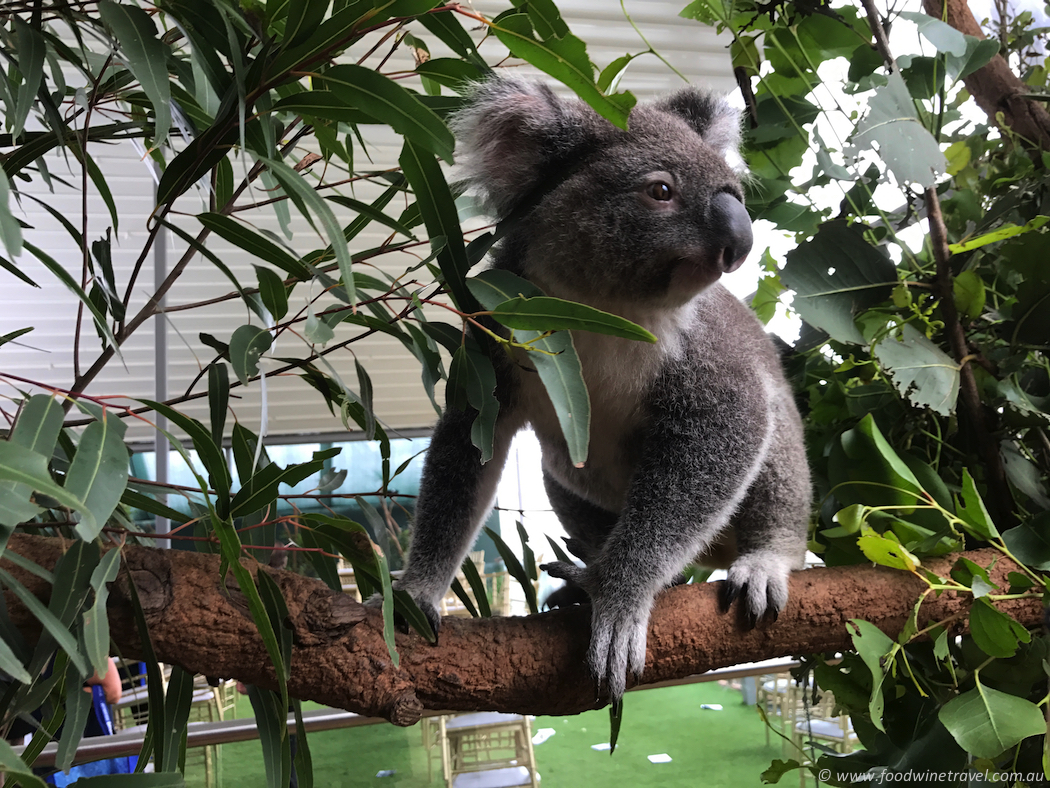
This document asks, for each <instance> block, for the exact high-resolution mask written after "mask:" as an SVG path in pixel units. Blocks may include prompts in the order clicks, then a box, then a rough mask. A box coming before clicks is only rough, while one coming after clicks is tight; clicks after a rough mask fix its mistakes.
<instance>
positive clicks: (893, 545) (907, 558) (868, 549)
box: [857, 533, 922, 572]
mask: <svg viewBox="0 0 1050 788" xmlns="http://www.w3.org/2000/svg"><path fill="white" fill-rule="evenodd" d="M857 546H858V547H859V548H860V549H861V552H863V553H864V555H865V556H867V558H868V559H869V560H871V561H874V562H875V563H876V564H878V565H879V566H886V567H889V568H890V569H900V570H903V571H905V572H914V571H915V569H916V568H917V567H918V566H920V565H921V563H922V562H921V561H920V560H919V559H918V557H916V556H914V555H912V554H911V553H910V552H908V551H907V550H906V549H905V548H904V546H903V545H902V544H901V543H900V542H899V541H897V540H896V539H890V538H889V537H886V536H882V535H880V534H877V533H868V534H864V536H862V537H860V538H859V539H858V540H857Z"/></svg>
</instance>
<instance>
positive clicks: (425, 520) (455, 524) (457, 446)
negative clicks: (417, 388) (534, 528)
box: [397, 408, 516, 633]
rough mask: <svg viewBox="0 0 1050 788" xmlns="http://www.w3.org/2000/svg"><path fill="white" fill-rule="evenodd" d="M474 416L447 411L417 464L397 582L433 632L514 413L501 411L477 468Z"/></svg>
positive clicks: (495, 476)
mask: <svg viewBox="0 0 1050 788" xmlns="http://www.w3.org/2000/svg"><path fill="white" fill-rule="evenodd" d="M475 416H476V411H474V410H473V409H468V410H466V411H457V410H454V409H452V408H449V409H448V410H446V411H445V414H444V415H443V416H442V417H441V419H440V420H439V421H438V424H437V426H436V427H435V428H434V434H433V437H432V438H431V441H430V448H429V449H428V450H427V454H426V459H425V460H424V463H423V476H422V479H421V481H420V487H419V498H418V499H417V500H416V510H415V516H414V518H413V524H412V544H411V547H410V548H409V554H408V564H407V565H406V567H405V571H404V574H403V575H402V576H401V579H400V580H398V582H397V588H399V589H401V590H403V591H406V592H407V593H408V594H409V595H410V596H411V597H412V598H413V599H414V600H415V601H416V604H418V605H419V607H420V609H421V610H422V611H423V613H424V614H425V615H426V617H427V619H428V620H429V621H430V626H431V627H432V628H433V630H434V632H435V633H436V632H437V631H438V627H439V624H440V616H439V612H438V611H439V607H440V604H441V598H442V597H443V596H444V595H445V592H446V591H447V590H448V587H449V585H450V584H451V582H452V579H453V578H454V577H455V575H456V571H457V570H458V569H459V567H460V565H461V564H462V563H463V558H464V557H465V556H466V554H467V552H468V551H469V550H470V547H471V545H473V544H474V540H475V538H476V537H477V533H478V530H479V529H480V528H481V525H482V522H483V521H484V519H485V517H486V516H487V515H488V513H489V510H490V509H491V507H492V502H493V499H494V497H495V495H496V486H497V484H498V483H499V478H500V474H501V473H502V471H503V465H504V463H505V462H506V459H507V452H508V450H509V449H510V443H511V440H512V439H513V437H514V433H515V432H516V423H515V419H514V414H513V413H511V412H507V409H505V408H504V409H501V412H500V416H499V418H498V419H497V423H496V430H495V437H494V439H493V447H492V459H491V460H489V461H488V462H487V463H485V464H482V462H481V453H480V452H479V451H478V449H477V447H475V446H474V445H473V443H471V440H470V428H471V425H472V423H473V421H474V417H475Z"/></svg>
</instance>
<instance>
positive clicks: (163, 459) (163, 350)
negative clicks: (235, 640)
mask: <svg viewBox="0 0 1050 788" xmlns="http://www.w3.org/2000/svg"><path fill="white" fill-rule="evenodd" d="M155 194H156V192H155V191H154V195H155ZM167 276H168V233H167V230H166V229H165V228H163V227H161V228H160V229H159V230H158V231H157V238H156V240H155V241H154V242H153V287H154V289H155V290H156V289H159V288H160V286H161V285H162V284H163V283H164V280H165V278H167ZM166 302H167V296H164V298H162V299H161V301H160V304H158V307H159V308H160V312H159V313H158V314H157V315H154V317H153V365H154V366H153V369H154V373H153V398H154V399H155V400H156V401H157V402H164V400H166V399H167V398H168V319H167V316H166V315H165V314H164V305H165V303H166ZM155 415H156V419H157V434H156V436H155V437H154V442H153V447H154V453H155V456H156V458H157V478H156V479H155V481H157V482H159V483H161V484H167V482H168V456H169V452H170V451H171V447H170V446H168V439H167V438H165V437H164V434H163V433H162V432H161V430H167V428H168V420H167V419H166V418H164V416H161V415H160V414H159V413H158V414H155ZM157 497H158V499H159V500H160V502H161V503H163V504H165V505H166V504H167V503H168V496H167V495H166V494H161V495H159V496H157ZM170 530H171V521H170V520H168V518H167V517H161V516H159V515H158V516H157V519H156V532H157V533H158V534H166V533H168V532H169V531H170ZM156 541H157V547H171V540H170V539H157V540H156Z"/></svg>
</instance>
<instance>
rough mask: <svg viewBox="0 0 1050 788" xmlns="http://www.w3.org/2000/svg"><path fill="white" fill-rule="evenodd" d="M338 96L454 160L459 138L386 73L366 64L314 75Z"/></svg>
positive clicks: (343, 66)
mask: <svg viewBox="0 0 1050 788" xmlns="http://www.w3.org/2000/svg"><path fill="white" fill-rule="evenodd" d="M314 81H315V82H318V83H320V84H323V85H325V86H327V87H328V88H329V89H330V90H331V91H332V92H333V93H334V94H335V95H336V96H338V97H339V98H340V99H342V100H343V101H345V102H346V103H347V104H349V105H350V106H353V107H357V108H359V109H361V110H363V111H365V112H367V113H368V114H369V115H371V116H372V117H373V118H376V119H377V120H379V121H381V122H383V123H386V124H387V125H388V126H390V128H392V129H393V130H394V131H396V132H397V133H398V134H400V135H401V136H403V137H404V138H405V139H406V141H407V140H412V142H413V143H415V144H416V145H418V146H420V147H422V148H425V149H426V150H428V151H430V152H431V153H435V154H437V155H438V156H440V157H441V158H442V159H444V160H445V161H447V162H449V163H450V164H451V163H452V151H453V149H454V148H455V146H456V140H455V137H453V136H452V132H451V131H449V129H448V126H446V125H445V121H443V120H442V119H441V118H440V117H438V115H437V114H436V113H435V112H434V111H433V110H431V109H430V108H429V107H427V106H426V105H424V104H423V103H421V102H420V101H419V99H417V98H416V97H415V96H414V95H413V94H411V93H409V92H408V91H407V90H405V89H404V88H403V87H401V86H400V85H398V84H397V83H396V82H394V81H393V80H391V79H388V78H387V77H384V76H383V75H382V74H380V73H378V72H376V71H373V70H372V69H370V68H365V67H363V66H355V65H350V64H344V65H338V66H333V67H332V68H330V69H328V70H327V71H325V72H324V73H323V74H321V75H319V76H318V77H315V78H314Z"/></svg>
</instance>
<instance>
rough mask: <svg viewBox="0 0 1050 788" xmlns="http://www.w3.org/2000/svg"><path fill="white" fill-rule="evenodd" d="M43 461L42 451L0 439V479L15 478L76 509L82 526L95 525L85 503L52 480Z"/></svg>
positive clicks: (14, 480) (44, 458) (90, 527)
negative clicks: (81, 517) (80, 516)
mask: <svg viewBox="0 0 1050 788" xmlns="http://www.w3.org/2000/svg"><path fill="white" fill-rule="evenodd" d="M47 463H48V457H45V456H44V455H42V454H38V453H37V452H35V451H31V450H30V449H26V448H25V447H24V446H19V445H18V444H16V443H13V442H11V441H0V479H6V480H9V481H13V482H19V483H21V484H24V485H26V486H27V487H29V488H30V489H32V490H36V491H37V492H40V493H43V494H44V495H48V496H50V497H51V498H54V499H55V500H56V501H58V502H59V503H60V504H62V505H63V506H68V507H69V508H70V509H76V510H77V511H78V512H80V513H81V515H82V516H83V519H82V520H81V521H80V525H83V527H84V528H85V529H93V528H95V527H96V522H95V519H94V515H93V514H92V513H91V510H90V509H89V508H88V506H87V504H86V503H85V502H84V501H82V500H81V499H80V498H78V497H77V496H75V495H73V494H72V493H71V492H69V490H67V489H65V488H64V487H60V486H59V485H57V484H55V482H54V481H53V480H52V479H51V475H50V474H49V473H48V470H47ZM78 527H79V525H78ZM97 527H101V525H98V526H97Z"/></svg>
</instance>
